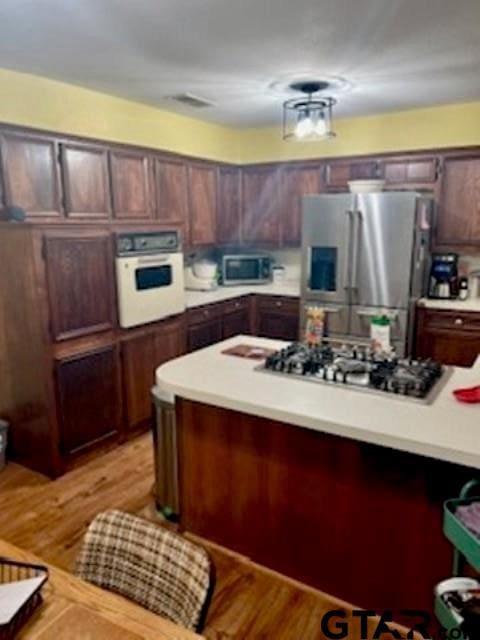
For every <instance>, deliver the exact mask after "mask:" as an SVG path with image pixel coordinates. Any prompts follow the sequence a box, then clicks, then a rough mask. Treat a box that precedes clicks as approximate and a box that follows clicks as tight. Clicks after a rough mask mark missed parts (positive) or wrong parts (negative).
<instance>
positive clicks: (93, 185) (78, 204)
mask: <svg viewBox="0 0 480 640" xmlns="http://www.w3.org/2000/svg"><path fill="white" fill-rule="evenodd" d="M61 150H62V151H61V158H62V172H63V185H64V191H65V211H66V214H67V216H68V217H69V218H108V217H109V216H110V212H111V201H110V182H109V175H108V152H107V150H106V149H102V148H100V147H88V146H83V145H74V144H63V145H62V146H61Z"/></svg>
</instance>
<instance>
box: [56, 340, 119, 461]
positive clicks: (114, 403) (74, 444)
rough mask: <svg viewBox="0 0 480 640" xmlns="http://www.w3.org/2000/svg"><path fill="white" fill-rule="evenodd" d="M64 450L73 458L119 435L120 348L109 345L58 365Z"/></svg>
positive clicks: (57, 376) (59, 403)
mask: <svg viewBox="0 0 480 640" xmlns="http://www.w3.org/2000/svg"><path fill="white" fill-rule="evenodd" d="M56 381H57V393H58V407H59V411H58V413H59V423H60V425H59V426H60V450H61V453H62V455H63V456H66V457H69V456H74V455H75V454H78V453H82V452H84V451H86V450H87V449H90V448H93V447H95V446H96V445H99V444H101V443H104V442H105V441H106V440H109V439H116V438H117V437H118V436H119V428H120V415H121V412H120V407H121V398H120V384H119V363H118V349H117V347H116V346H114V345H109V346H105V347H102V348H99V349H96V350H95V351H91V352H89V353H82V354H80V355H75V356H73V357H69V358H65V359H62V360H59V361H57V363H56Z"/></svg>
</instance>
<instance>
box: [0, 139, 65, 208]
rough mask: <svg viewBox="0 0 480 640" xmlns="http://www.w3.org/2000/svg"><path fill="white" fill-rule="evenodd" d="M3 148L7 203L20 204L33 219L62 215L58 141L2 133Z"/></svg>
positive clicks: (1, 146) (0, 144) (10, 204)
mask: <svg viewBox="0 0 480 640" xmlns="http://www.w3.org/2000/svg"><path fill="white" fill-rule="evenodd" d="M0 150H1V160H2V168H3V180H4V188H5V203H6V204H7V205H8V206H13V205H14V206H17V207H21V208H22V209H24V210H25V212H26V214H27V217H28V218H31V219H36V218H39V217H45V218H59V217H60V216H61V215H62V207H61V195H60V183H59V179H58V178H59V176H58V164H57V153H58V149H57V144H56V142H55V141H54V140H50V139H48V138H37V137H35V136H28V135H21V134H15V133H3V134H2V135H1V136H0Z"/></svg>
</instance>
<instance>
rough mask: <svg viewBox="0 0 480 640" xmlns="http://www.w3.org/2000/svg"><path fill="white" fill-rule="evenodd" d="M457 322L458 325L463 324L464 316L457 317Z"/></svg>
mask: <svg viewBox="0 0 480 640" xmlns="http://www.w3.org/2000/svg"><path fill="white" fill-rule="evenodd" d="M455 324H456V325H462V324H463V320H462V318H455Z"/></svg>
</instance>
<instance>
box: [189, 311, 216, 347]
mask: <svg viewBox="0 0 480 640" xmlns="http://www.w3.org/2000/svg"><path fill="white" fill-rule="evenodd" d="M222 337H223V323H222V318H221V317H219V318H214V319H213V320H208V321H207V322H202V323H199V324H194V325H190V326H189V327H188V332H187V348H188V351H189V352H190V351H196V350H197V349H202V348H203V347H208V346H209V345H211V344H215V342H220V340H222Z"/></svg>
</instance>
